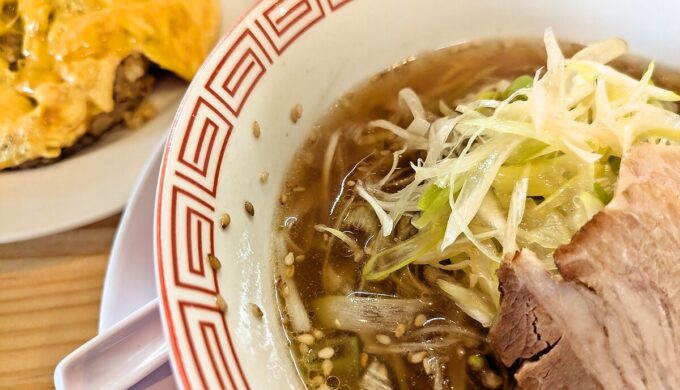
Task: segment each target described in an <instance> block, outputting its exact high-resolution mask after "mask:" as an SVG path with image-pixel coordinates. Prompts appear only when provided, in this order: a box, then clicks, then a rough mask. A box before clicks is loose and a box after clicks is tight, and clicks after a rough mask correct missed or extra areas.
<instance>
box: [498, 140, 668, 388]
mask: <svg viewBox="0 0 680 390" xmlns="http://www.w3.org/2000/svg"><path fill="white" fill-rule="evenodd" d="M674 167H675V169H673V168H674ZM678 172H680V148H677V147H668V146H655V145H641V146H638V147H635V148H633V149H632V150H631V152H630V154H629V155H628V156H627V158H626V159H624V163H623V165H622V168H621V175H620V181H619V187H618V189H617V195H616V197H615V200H614V201H613V202H612V203H611V204H610V205H609V206H607V208H606V209H605V211H603V212H602V213H600V214H598V215H597V216H596V217H595V218H593V220H592V221H590V222H589V223H588V224H586V225H585V226H584V227H583V228H582V229H581V231H580V232H579V233H578V234H577V235H576V236H575V237H574V239H573V240H572V242H571V243H570V244H569V245H567V246H565V247H563V248H561V249H560V250H558V251H557V253H556V254H555V262H556V264H557V266H558V269H559V271H560V274H561V275H562V277H563V278H564V279H565V280H564V281H563V280H558V279H555V278H553V277H551V276H550V275H549V274H548V273H547V272H546V271H544V270H543V268H542V266H541V265H540V262H538V260H536V259H535V257H534V256H533V255H532V254H531V253H530V252H526V251H525V252H522V253H521V254H519V255H518V256H517V257H516V258H515V259H514V260H513V261H512V262H511V263H507V264H504V265H503V266H502V267H501V270H500V271H499V280H500V282H501V291H502V292H503V298H502V300H501V314H500V316H499V319H498V320H497V323H496V324H495V325H494V327H493V328H492V330H491V332H490V340H491V343H492V344H493V345H494V346H495V348H496V350H497V351H498V353H499V355H500V356H501V359H502V360H503V362H504V363H506V364H510V363H512V362H514V361H516V360H520V362H523V364H522V365H521V367H520V369H519V371H518V373H517V375H516V377H517V380H518V382H519V384H520V386H522V387H524V388H530V389H533V388H536V389H541V388H545V389H552V388H567V389H568V388H578V389H590V388H594V389H596V388H617V389H618V388H648V389H656V388H658V389H664V388H668V389H674V388H680V371H679V370H678V367H680V327H679V326H680V318H679V314H678V313H679V312H680V308H679V306H680V301H679V299H678V298H679V296H678V294H679V293H678V291H679V288H678V285H679V284H680V228H678V226H680V199H679V195H680V173H678ZM523 324H531V326H530V327H529V326H526V325H523ZM512 343H515V344H512ZM541 348H542V349H541ZM535 350H540V351H539V352H534V351H535Z"/></svg>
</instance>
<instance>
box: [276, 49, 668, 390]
mask: <svg viewBox="0 0 680 390" xmlns="http://www.w3.org/2000/svg"><path fill="white" fill-rule="evenodd" d="M562 48H563V51H564V53H565V56H567V57H569V56H570V55H571V54H573V53H574V52H576V51H577V50H578V49H579V48H580V46H579V45H575V44H564V45H562ZM545 60H546V56H545V50H544V47H543V43H542V42H541V41H538V40H511V41H506V40H503V41H502V40H493V41H484V42H478V43H470V44H465V45H459V46H453V47H449V48H445V49H441V50H437V51H434V52H430V53H427V54H423V55H421V56H418V57H415V58H409V59H407V60H405V61H403V62H402V63H400V64H397V65H395V66H393V67H392V68H390V69H388V70H385V71H383V72H381V73H379V74H377V75H375V76H374V77H372V78H371V79H370V80H369V81H367V82H366V83H364V84H363V85H361V86H360V87H358V88H357V89H355V90H354V91H351V92H349V93H347V94H346V95H345V96H343V97H342V98H341V99H339V100H338V102H337V103H336V104H335V105H334V106H333V107H332V108H331V109H330V110H329V112H328V113H327V114H326V115H325V116H324V117H323V118H321V120H320V121H319V122H318V124H317V125H316V126H315V127H314V128H313V129H312V131H311V133H310V137H309V138H308V140H307V141H306V142H305V144H304V145H303V147H302V148H301V149H300V150H299V152H298V153H297V155H296V157H295V160H294V162H293V163H292V166H291V167H290V170H289V174H288V177H287V180H286V183H285V187H284V188H283V190H282V194H281V207H280V210H279V211H278V214H277V216H276V219H275V231H276V232H277V234H279V235H280V236H282V237H284V238H282V239H281V240H282V241H283V242H285V249H284V251H283V252H282V253H283V254H287V253H289V252H292V253H293V256H294V258H295V261H294V264H293V265H292V266H287V265H280V270H281V273H282V274H285V273H286V272H288V273H289V276H290V274H292V278H290V279H289V280H291V281H292V283H294V284H295V287H296V289H297V290H298V292H299V295H300V298H301V300H302V302H303V304H304V306H305V308H306V309H307V310H306V311H307V312H308V313H309V315H310V317H311V320H312V327H313V329H314V330H315V331H317V332H318V333H319V334H321V333H322V334H323V336H322V337H320V338H316V339H315V341H314V344H313V345H310V346H304V347H300V344H301V343H300V342H299V341H298V340H297V339H296V337H297V336H298V334H297V333H294V332H293V331H292V329H291V327H290V322H289V319H288V314H287V309H286V307H285V305H284V304H283V299H282V297H281V294H282V289H283V287H285V286H284V285H285V283H282V282H281V279H279V280H277V283H278V284H279V289H278V292H279V298H280V299H279V301H280V303H281V305H280V313H281V319H282V322H283V324H284V328H285V329H286V331H287V334H288V336H289V340H290V350H291V354H292V356H293V358H294V360H295V362H296V366H297V368H298V372H299V373H300V377H301V379H302V381H303V382H304V383H305V384H306V386H307V387H308V388H316V387H317V386H316V385H318V384H319V379H318V378H317V377H318V376H320V377H321V378H322V380H323V382H321V383H326V384H327V385H329V386H330V387H331V388H344V389H354V388H359V382H360V377H361V375H363V374H364V373H365V371H366V366H367V365H369V364H370V362H372V361H373V360H375V359H378V360H379V361H380V362H381V363H382V364H384V365H385V368H386V369H387V377H388V378H389V382H390V383H391V385H392V388H394V389H422V388H430V387H432V386H433V381H434V380H435V379H434V378H433V376H432V375H431V374H429V373H428V370H427V367H426V365H427V364H423V363H422V362H419V363H417V364H415V363H413V362H411V361H409V358H410V355H408V354H407V353H395V354H367V355H364V353H366V352H365V350H364V347H365V345H366V341H367V340H369V338H372V337H375V335H373V334H360V335H356V334H352V333H349V332H344V331H338V330H334V329H332V328H329V327H327V326H323V325H320V324H319V322H320V321H319V319H318V318H315V317H314V315H315V314H314V313H315V311H316V310H317V309H318V308H317V307H315V301H316V300H317V299H319V298H321V297H323V296H326V295H348V294H359V295H361V296H389V297H398V298H414V297H415V296H417V293H414V292H413V291H409V288H405V287H404V285H408V284H409V282H408V281H405V280H403V279H404V278H406V276H405V275H401V276H400V278H388V279H386V280H385V281H381V282H371V283H368V282H365V281H362V279H361V269H362V266H363V264H364V263H365V261H366V260H367V257H368V256H366V257H364V258H363V259H361V260H360V261H358V262H357V261H355V259H354V258H353V253H352V252H351V251H350V250H348V247H347V245H346V244H344V243H342V242H341V241H340V240H338V239H336V238H333V237H332V236H330V235H329V234H328V233H321V232H319V231H317V230H316V229H315V225H318V224H323V225H326V226H329V227H336V228H338V229H339V230H342V231H343V232H345V233H346V234H347V235H348V236H350V237H351V238H353V239H355V240H356V241H357V242H358V243H359V245H360V246H362V247H363V248H364V250H365V251H366V252H368V253H370V252H371V251H373V250H375V249H376V248H374V247H373V245H374V244H375V242H376V239H377V238H376V236H377V234H376V233H375V231H376V229H379V223H378V221H377V219H376V218H375V216H374V215H373V214H372V212H371V210H370V208H368V207H366V210H365V211H358V212H357V213H356V214H357V215H350V214H351V213H350V212H348V210H353V208H354V207H355V206H357V203H360V202H359V201H360V200H361V199H360V198H359V197H358V196H357V195H356V193H355V187H354V184H355V183H356V182H357V181H358V180H363V181H377V180H380V178H382V177H383V176H384V175H385V174H386V172H387V171H388V170H389V169H390V166H391V164H392V152H393V151H395V150H399V149H401V148H402V146H403V145H402V144H401V143H400V141H398V140H397V138H396V137H395V136H394V135H392V134H391V133H389V132H387V131H385V130H375V129H373V130H369V129H368V126H367V123H368V122H370V121H372V120H376V119H387V120H390V121H392V122H394V123H398V124H399V125H402V126H404V127H405V126H406V125H408V121H409V120H410V116H409V114H408V111H407V110H404V109H403V108H400V107H399V106H398V103H397V96H398V93H399V91H400V90H401V89H402V88H405V87H410V88H412V89H413V90H414V91H415V92H416V93H417V94H418V95H419V97H420V98H421V101H422V102H423V105H424V107H425V109H426V110H427V111H429V112H431V113H436V114H437V115H439V116H441V114H440V109H439V104H440V101H443V102H444V103H446V104H447V105H448V106H449V107H452V108H455V106H456V104H455V102H456V101H459V100H460V99H464V98H465V97H466V96H467V95H469V94H471V93H477V92H478V91H480V90H483V89H484V87H487V86H489V85H493V84H495V83H497V82H498V81H500V80H512V79H514V78H515V77H517V76H519V75H523V74H529V75H534V74H535V72H536V71H537V70H538V69H539V68H541V67H543V66H544V65H545ZM647 64H648V61H646V60H639V59H634V58H632V57H628V58H627V59H625V60H623V61H618V62H616V63H615V67H617V68H618V69H620V70H622V71H625V72H626V73H629V74H631V75H633V76H636V77H639V76H640V75H641V74H642V72H643V71H644V69H646V66H647ZM655 81H656V82H657V84H659V85H661V86H663V87H666V88H670V89H675V90H678V89H679V88H678V87H679V86H680V77H679V76H678V74H677V73H673V72H668V71H665V70H659V69H658V68H657V72H656V77H655ZM673 87H675V88H673ZM419 157H422V156H421V155H420V154H419V153H417V152H407V154H405V155H404V156H402V158H401V159H400V161H399V167H398V169H397V172H396V173H395V176H396V178H397V179H399V178H402V179H403V180H404V181H406V180H408V178H409V175H412V170H411V168H410V163H411V162H415V161H416V160H417V159H418V158H419ZM396 181H397V182H395V183H394V184H393V185H394V186H396V187H398V186H399V185H400V183H399V182H398V180H396ZM396 187H395V188H396ZM364 203H365V202H364ZM362 207H364V206H362ZM359 208H361V207H359ZM348 219H349V222H348ZM408 222H409V221H408V220H407V221H400V223H399V224H398V227H397V229H396V232H395V234H394V237H391V238H390V239H392V240H396V241H398V240H400V239H403V238H404V237H408V235H409V234H412V233H413V232H412V231H410V229H409V223H408ZM400 235H403V237H400ZM384 244H385V243H383V245H384ZM278 257H281V258H278ZM278 257H277V258H276V260H275V261H276V262H277V263H283V261H284V259H283V255H282V254H278ZM291 268H292V272H291ZM329 269H331V270H332V272H329ZM421 271H422V270H420V269H418V266H409V272H410V275H412V276H413V277H414V278H415V279H419V278H422V272H421ZM404 295H410V296H409V297H405V296H404ZM418 298H419V299H424V300H427V302H428V303H429V304H430V306H429V309H428V310H427V313H424V314H426V316H427V320H428V322H427V326H436V325H437V324H444V323H447V324H450V323H455V324H458V325H460V326H462V327H463V328H466V329H470V330H471V331H472V332H475V333H477V334H480V335H482V336H485V335H486V331H487V330H486V329H484V328H482V327H481V326H480V325H479V324H477V323H476V322H475V321H473V320H472V319H470V318H468V317H467V316H466V315H464V314H463V313H462V312H461V311H460V310H459V309H458V308H457V307H456V306H455V305H454V304H453V302H452V301H451V300H450V299H448V298H447V297H445V296H443V295H441V294H439V295H434V296H420V297H418ZM413 320H414V318H411V319H409V322H408V323H404V324H402V325H404V327H406V331H405V332H406V333H407V334H408V332H413V331H415V330H417V329H418V326H416V325H415V324H414V323H413ZM397 325H398V324H396V323H395V329H396V326H397ZM313 333H314V332H311V333H310V334H312V335H313ZM389 336H390V337H391V340H392V341H398V337H396V336H395V335H394V332H392V333H391V334H389ZM404 337H405V336H404ZM370 340H371V341H372V342H375V340H374V339H370ZM324 345H331V346H333V348H334V349H335V350H336V351H339V354H340V355H343V356H335V358H336V359H345V360H352V359H355V360H357V361H356V362H349V363H347V362H345V363H343V364H346V365H348V366H351V367H341V368H338V367H337V366H339V363H337V362H336V364H335V366H336V367H334V371H331V374H330V377H333V378H328V376H326V375H323V369H322V367H321V363H322V362H323V360H325V359H319V358H318V357H316V356H315V354H317V353H318V352H319V350H320V349H322V347H323V346H324ZM355 349H356V350H355ZM337 354H338V352H336V355H337ZM366 356H368V357H366ZM479 358H481V359H483V361H484V367H483V369H481V370H475V368H474V364H472V365H471V363H474V362H475V361H479V360H478V359H479ZM329 360H331V361H333V358H332V359H329ZM415 360H418V359H415ZM441 360H442V361H441V362H439V364H442V365H443V366H444V367H446V368H445V370H444V374H445V375H444V376H445V377H446V378H445V379H444V380H443V385H444V388H454V389H484V388H512V387H513V386H514V384H513V380H512V373H511V372H510V371H507V370H505V369H504V368H503V367H502V365H501V364H500V363H499V362H498V361H497V360H496V358H495V356H494V353H493V351H491V349H490V348H489V347H488V345H486V343H485V342H484V340H483V339H482V341H479V340H475V339H469V340H463V341H461V342H460V343H457V344H456V345H452V346H451V347H449V348H447V349H446V351H445V353H444V354H443V358H442V359H441ZM489 372H490V373H491V374H488V373H489ZM490 375H493V376H492V377H490ZM328 382H330V383H328Z"/></svg>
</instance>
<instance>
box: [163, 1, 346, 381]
mask: <svg viewBox="0 0 680 390" xmlns="http://www.w3.org/2000/svg"><path fill="white" fill-rule="evenodd" d="M350 2H351V0H278V1H275V0H263V1H261V2H260V3H258V4H257V5H256V6H255V7H254V8H253V9H252V10H251V11H250V13H249V14H248V16H247V17H246V18H245V19H244V20H243V21H242V22H241V23H239V24H237V26H236V27H235V29H234V30H232V31H231V32H230V33H229V34H228V35H227V36H226V37H225V38H224V40H223V41H222V42H220V43H219V45H218V46H219V48H220V49H218V50H217V51H216V52H220V53H225V54H224V55H223V56H222V57H221V58H220V59H219V61H217V62H216V65H215V66H214V67H213V68H212V73H211V74H210V76H209V78H208V79H207V82H206V83H205V84H204V85H197V83H193V84H192V85H191V87H190V91H191V92H190V93H188V94H187V97H185V99H184V101H183V102H182V105H181V106H180V109H179V111H178V114H177V116H176V118H175V121H174V122H173V125H172V128H171V130H170V136H169V139H168V144H167V147H166V149H165V153H164V156H163V163H162V166H161V176H160V179H159V185H158V196H157V204H156V233H155V236H156V258H157V267H158V275H160V277H159V290H160V296H161V299H162V306H163V309H162V310H163V315H164V317H165V319H166V321H165V322H164V323H165V324H166V327H167V329H166V334H167V335H168V339H169V340H168V341H169V344H170V347H171V354H172V356H173V360H174V363H175V364H174V368H175V370H176V372H175V374H176V375H177V377H178V379H179V381H180V383H179V384H180V385H182V386H183V387H185V388H187V389H190V388H206V389H213V388H226V389H249V388H250V386H249V382H248V379H247V377H246V375H245V374H244V372H243V370H242V368H241V364H240V363H239V359H238V357H237V355H236V350H235V348H234V343H233V339H232V335H231V334H230V331H229V327H228V326H227V322H226V319H225V315H224V314H223V313H222V312H221V311H220V310H219V309H218V307H217V306H216V304H215V303H214V297H215V294H219V293H220V289H219V285H218V283H217V275H216V273H215V271H214V270H213V269H212V268H210V267H209V266H208V265H207V264H206V261H205V258H206V256H207V254H208V253H214V250H215V234H216V231H217V229H219V227H218V226H217V225H218V224H217V223H216V220H217V218H218V217H217V216H216V213H215V210H216V209H217V207H216V204H217V200H216V199H215V196H216V190H217V187H218V183H219V180H220V172H221V167H222V160H223V155H224V153H225V151H226V150H227V147H228V143H229V137H230V135H231V133H232V130H233V124H234V123H236V122H237V120H238V117H239V114H240V113H241V110H242V108H243V106H244V105H245V104H246V102H247V101H248V97H249V96H250V94H251V92H252V91H253V90H254V89H255V88H256V87H257V85H258V82H259V81H260V79H261V78H262V76H263V75H264V74H265V73H266V72H267V69H268V67H270V66H271V65H272V64H273V63H274V62H276V61H277V58H278V57H279V56H280V55H281V54H282V53H284V52H285V50H286V49H287V48H288V47H290V46H291V45H292V44H294V42H295V41H296V40H297V39H298V38H300V37H301V36H302V35H303V34H304V33H305V31H307V30H308V29H310V28H311V27H313V26H314V25H316V24H317V23H319V22H321V21H323V20H324V18H326V17H328V16H329V15H331V14H332V13H333V12H336V11H337V10H338V9H339V8H340V7H342V6H343V5H345V4H348V3H350ZM214 55H215V54H213V56H214ZM209 61H210V60H209ZM211 63H214V62H211ZM207 71H208V70H207V69H203V70H202V72H207ZM188 107H193V108H192V109H190V110H189V109H187V108H188ZM183 113H190V114H183ZM169 162H172V164H170V165H171V166H173V167H175V169H174V170H173V171H169V170H168V165H169ZM161 237H169V240H170V242H164V241H163V240H162V239H161ZM168 275H170V277H168ZM166 283H172V284H173V286H172V287H171V288H169V286H168V285H167V284H166ZM173 319H174V321H173ZM192 335H193V336H192ZM196 335H200V337H196ZM200 357H203V358H200ZM205 357H207V359H206V358H205Z"/></svg>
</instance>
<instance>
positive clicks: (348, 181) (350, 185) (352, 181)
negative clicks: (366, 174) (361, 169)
mask: <svg viewBox="0 0 680 390" xmlns="http://www.w3.org/2000/svg"><path fill="white" fill-rule="evenodd" d="M346 184H347V187H354V186H355V185H356V184H357V182H355V181H354V180H347V183H346Z"/></svg>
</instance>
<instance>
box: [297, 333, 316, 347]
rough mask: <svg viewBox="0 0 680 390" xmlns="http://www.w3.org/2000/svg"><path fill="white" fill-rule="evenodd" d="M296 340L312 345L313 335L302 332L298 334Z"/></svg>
mask: <svg viewBox="0 0 680 390" xmlns="http://www.w3.org/2000/svg"><path fill="white" fill-rule="evenodd" d="M297 341H299V342H301V343H302V344H307V345H314V336H312V335H311V334H309V333H303V334H301V335H298V337H297Z"/></svg>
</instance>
